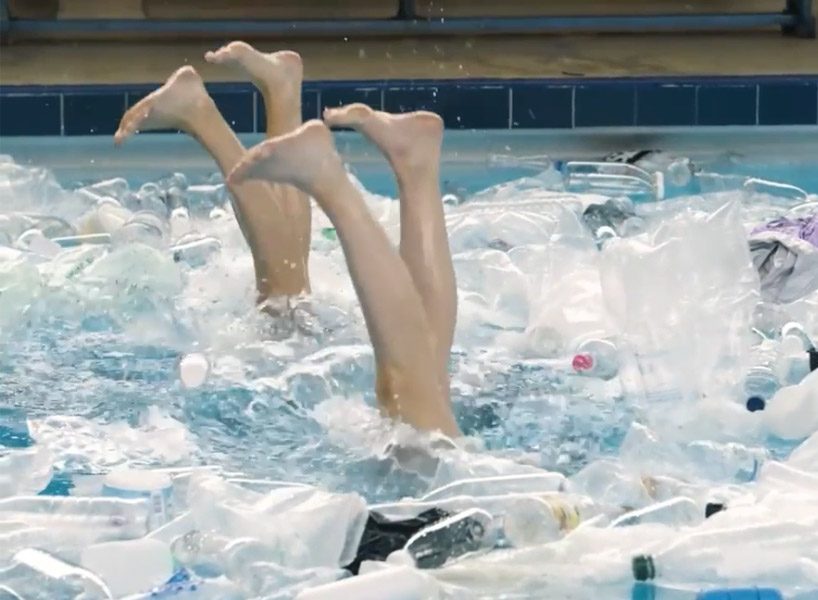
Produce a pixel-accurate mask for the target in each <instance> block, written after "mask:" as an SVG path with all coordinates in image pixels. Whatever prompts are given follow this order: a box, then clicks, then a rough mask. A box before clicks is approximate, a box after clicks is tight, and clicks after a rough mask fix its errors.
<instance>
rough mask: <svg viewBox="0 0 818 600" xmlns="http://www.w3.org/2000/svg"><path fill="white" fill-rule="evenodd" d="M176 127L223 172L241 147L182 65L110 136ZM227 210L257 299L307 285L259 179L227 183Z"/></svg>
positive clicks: (297, 253) (301, 259) (302, 261)
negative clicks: (246, 251) (248, 260)
mask: <svg viewBox="0 0 818 600" xmlns="http://www.w3.org/2000/svg"><path fill="white" fill-rule="evenodd" d="M166 128H172V129H181V130H183V131H185V132H187V133H189V134H190V135H192V136H193V137H195V138H196V139H197V140H198V141H199V142H200V143H201V144H202V145H203V146H204V147H205V149H207V151H208V152H209V153H210V154H211V156H213V158H214V159H215V160H216V162H217V163H218V165H219V168H220V169H221V171H222V173H224V174H225V176H226V175H227V173H229V172H230V170H231V169H232V168H233V167H234V166H235V165H236V163H237V162H238V161H239V159H240V158H241V157H242V156H243V154H244V147H243V146H242V145H241V142H240V141H239V139H238V138H237V137H236V135H235V133H234V132H233V130H232V129H230V126H229V125H228V124H227V123H226V122H225V120H224V118H223V117H222V115H221V114H220V113H219V111H218V109H217V108H216V105H215V103H214V102H213V100H212V99H211V98H210V96H208V94H207V91H206V90H205V87H204V84H203V83H202V80H201V78H200V77H199V74H198V73H196V71H195V70H194V69H193V68H192V67H182V68H181V69H179V70H178V71H176V72H175V73H174V74H173V75H171V76H170V78H169V79H168V80H167V82H166V83H165V85H163V86H162V87H160V88H159V89H158V90H156V91H154V92H153V93H151V94H150V95H148V96H146V97H145V98H143V99H142V100H140V101H139V102H138V103H137V104H135V105H134V106H133V107H131V108H130V109H129V110H128V111H127V112H126V113H125V115H124V116H123V117H122V120H121V121H120V124H119V129H118V130H117V132H116V134H114V140H115V142H116V143H117V144H121V143H122V142H123V141H124V140H125V139H126V138H127V137H128V136H130V135H132V134H133V133H135V132H137V131H138V130H143V131H147V130H151V129H166ZM228 189H229V190H230V192H231V200H232V202H233V209H234V212H235V213H236V219H237V220H238V222H239V226H240V227H241V230H242V233H243V234H244V237H245V239H246V240H247V243H248V244H249V246H250V250H251V251H252V254H253V262H254V266H255V272H256V286H257V288H258V293H259V300H260V301H261V300H265V299H266V298H268V297H271V296H291V295H297V294H299V293H301V292H303V291H305V290H307V289H308V288H309V282H308V280H307V265H306V256H305V255H304V253H303V252H302V251H301V249H300V247H299V244H298V240H297V239H295V238H294V236H293V231H292V229H293V228H292V226H291V223H290V221H289V219H288V215H287V214H286V213H283V214H282V211H280V210H277V209H276V205H275V204H274V203H273V202H272V198H273V197H274V194H273V191H272V189H271V186H270V185H269V184H267V183H265V182H257V181H253V182H246V183H242V184H240V185H232V184H228Z"/></svg>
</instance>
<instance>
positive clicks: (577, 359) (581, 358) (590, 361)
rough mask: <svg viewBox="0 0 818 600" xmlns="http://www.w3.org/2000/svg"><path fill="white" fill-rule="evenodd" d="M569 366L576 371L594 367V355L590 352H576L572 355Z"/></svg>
mask: <svg viewBox="0 0 818 600" xmlns="http://www.w3.org/2000/svg"><path fill="white" fill-rule="evenodd" d="M571 367H573V369H574V371H577V372H578V373H580V372H582V371H590V370H591V369H593V368H594V357H593V356H591V355H590V354H577V355H576V356H574V360H572V361H571Z"/></svg>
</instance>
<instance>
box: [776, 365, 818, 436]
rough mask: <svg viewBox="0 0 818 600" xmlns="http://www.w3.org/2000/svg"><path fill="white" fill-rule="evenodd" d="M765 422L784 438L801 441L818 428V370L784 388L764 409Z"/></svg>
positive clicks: (777, 434)
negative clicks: (796, 383) (797, 382)
mask: <svg viewBox="0 0 818 600" xmlns="http://www.w3.org/2000/svg"><path fill="white" fill-rule="evenodd" d="M764 422H765V424H766V425H767V427H768V429H769V430H770V432H771V433H773V434H774V435H776V436H778V437H780V438H782V439H788V440H799V439H803V438H806V437H808V436H810V435H811V434H812V433H814V432H815V431H818V371H813V372H812V373H810V374H809V375H808V376H807V377H806V378H805V379H804V380H803V381H802V382H801V383H799V384H798V385H792V386H788V387H785V388H781V389H780V390H779V391H778V393H777V394H776V395H775V396H774V397H773V399H772V400H771V402H770V405H769V406H768V407H767V409H766V410H765V411H764Z"/></svg>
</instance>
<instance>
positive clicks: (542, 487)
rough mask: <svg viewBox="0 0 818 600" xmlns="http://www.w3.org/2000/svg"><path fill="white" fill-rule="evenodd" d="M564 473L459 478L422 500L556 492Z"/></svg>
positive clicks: (563, 480) (559, 489)
mask: <svg viewBox="0 0 818 600" xmlns="http://www.w3.org/2000/svg"><path fill="white" fill-rule="evenodd" d="M566 481H567V480H566V478H565V475H563V474H562V473H556V472H550V471H544V472H542V473H526V474H523V475H501V476H498V477H479V478H475V479H461V480H459V481H453V482H452V483H449V484H447V485H444V486H442V487H439V488H437V489H435V490H432V491H430V492H428V493H426V494H425V495H424V496H422V497H421V498H420V500H421V501H422V502H429V501H432V500H439V499H443V498H451V497H453V496H497V495H501V494H512V493H528V494H532V493H538V492H557V491H561V490H563V489H564V487H565V484H566Z"/></svg>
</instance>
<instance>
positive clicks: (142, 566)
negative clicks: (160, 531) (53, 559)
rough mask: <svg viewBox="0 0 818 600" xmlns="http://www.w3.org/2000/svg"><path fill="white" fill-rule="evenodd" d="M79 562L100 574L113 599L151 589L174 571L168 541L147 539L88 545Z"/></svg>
mask: <svg viewBox="0 0 818 600" xmlns="http://www.w3.org/2000/svg"><path fill="white" fill-rule="evenodd" d="M81 564H82V566H83V567H84V568H85V569H88V571H90V572H92V573H95V574H96V575H97V576H99V578H100V579H101V580H102V581H104V582H105V583H106V585H107V586H108V589H109V590H110V591H111V594H112V595H113V596H114V597H115V598H121V597H123V596H126V595H128V594H138V593H140V592H145V591H148V590H151V589H152V588H154V587H156V586H158V585H161V584H163V583H165V582H166V581H167V580H168V579H169V578H170V577H171V575H172V574H173V560H172V558H171V554H170V549H169V548H168V546H167V544H164V543H162V542H160V541H158V540H153V539H146V538H143V539H138V540H128V541H122V542H105V543H102V544H94V545H91V546H88V547H87V548H85V549H83V551H82V558H81Z"/></svg>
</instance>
